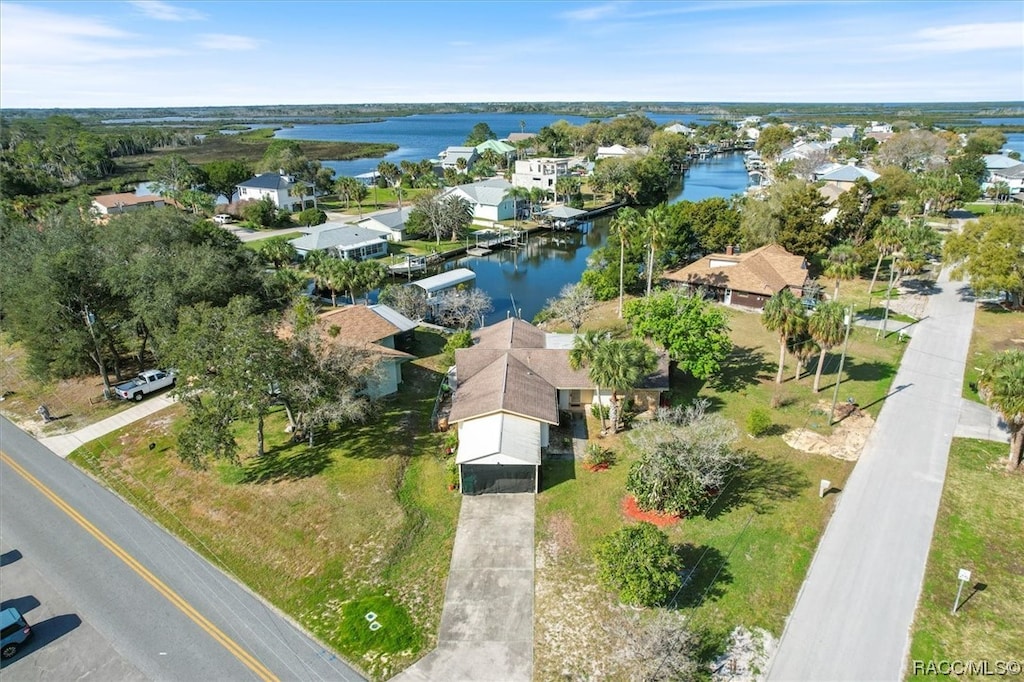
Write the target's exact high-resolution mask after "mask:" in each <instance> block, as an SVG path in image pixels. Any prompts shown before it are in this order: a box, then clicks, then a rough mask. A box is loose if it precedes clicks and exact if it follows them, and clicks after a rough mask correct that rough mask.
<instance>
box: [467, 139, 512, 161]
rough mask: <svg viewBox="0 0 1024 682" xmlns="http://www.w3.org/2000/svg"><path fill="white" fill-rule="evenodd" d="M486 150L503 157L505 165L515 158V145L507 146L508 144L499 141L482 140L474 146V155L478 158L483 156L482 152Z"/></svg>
mask: <svg viewBox="0 0 1024 682" xmlns="http://www.w3.org/2000/svg"><path fill="white" fill-rule="evenodd" d="M488 150H490V151H492V152H494V153H495V154H497V155H498V156H501V157H503V158H504V159H505V162H506V163H508V162H509V161H511V160H512V159H514V158H515V157H516V147H515V145H512V144H509V143H508V142H502V141H501V140H484V141H483V142H481V143H480V144H478V145H477V146H476V153H477V155H479V156H483V155H484V152H486V151H488Z"/></svg>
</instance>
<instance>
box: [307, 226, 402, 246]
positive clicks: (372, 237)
mask: <svg viewBox="0 0 1024 682" xmlns="http://www.w3.org/2000/svg"><path fill="white" fill-rule="evenodd" d="M382 241H384V238H383V237H381V236H380V232H374V231H373V230H367V229H365V228H359V227H335V228H331V229H329V230H317V231H315V232H312V233H310V234H307V235H304V236H302V237H296V238H295V239H289V240H288V243H289V244H291V245H292V246H294V247H295V248H296V249H298V250H300V251H316V250H319V249H333V248H337V247H342V248H349V249H351V248H355V247H357V246H364V245H369V244H375V243H377V242H382Z"/></svg>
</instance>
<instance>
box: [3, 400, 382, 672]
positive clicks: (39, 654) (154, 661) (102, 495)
mask: <svg viewBox="0 0 1024 682" xmlns="http://www.w3.org/2000/svg"><path fill="white" fill-rule="evenodd" d="M0 547H2V551H3V559H4V560H3V564H4V565H3V568H2V569H0V570H2V580H0V592H2V594H0V597H2V599H3V602H4V606H7V605H8V604H15V605H17V606H19V608H23V610H26V615H27V617H28V619H29V621H30V622H31V623H33V624H35V625H36V631H37V635H36V637H35V638H34V640H35V641H32V640H30V642H29V643H28V644H27V646H26V647H25V648H24V650H23V651H22V652H19V654H18V655H17V656H16V657H15V658H13V659H11V660H9V661H4V666H3V667H4V674H5V676H8V675H10V676H14V677H17V679H76V678H84V677H86V676H98V678H99V679H113V678H117V679H128V678H130V679H153V680H184V679H201V680H203V679H205V680H253V679H263V680H276V679H280V680H346V681H347V680H362V679H363V677H362V676H361V675H359V674H358V673H357V672H356V671H354V670H353V669H352V668H351V667H349V666H348V665H346V664H345V663H344V662H343V661H342V660H340V659H338V658H337V657H336V656H335V655H333V654H332V653H330V652H329V651H327V650H325V649H324V647H323V646H322V645H321V644H319V643H318V642H316V641H315V640H314V639H312V638H311V637H310V636H309V635H307V634H306V633H305V632H303V631H302V630H301V629H300V628H298V627H297V626H296V625H295V624H293V623H292V622H291V621H290V620H289V619H287V618H286V617H284V616H283V615H282V614H281V613H280V612H278V611H277V610H276V609H274V608H272V607H270V606H269V605H267V604H266V603H265V602H263V601H262V600H260V599H259V598H258V597H256V596H255V595H254V594H253V593H252V592H250V591H249V590H247V589H246V588H244V587H243V586H241V585H240V584H238V583H237V582H235V581H234V580H233V579H231V578H229V577H228V576H227V575H225V574H224V573H223V572H222V571H220V570H219V569H217V568H216V567H214V566H212V565H211V564H210V563H209V562H207V561H206V560H205V559H204V558H202V557H201V556H199V555H198V554H196V553H194V552H193V551H192V550H190V549H189V548H188V547H186V546H185V545H183V544H182V543H181V542H180V541H179V540H178V539H177V538H175V537H173V536H171V535H170V534H169V533H167V532H166V531H164V530H163V529H162V528H160V527H159V526H157V525H156V524H154V523H153V522H151V521H150V520H148V519H146V518H145V517H143V516H142V515H141V514H139V513H138V512H137V511H136V510H135V509H134V508H132V507H131V506H129V505H128V504H127V503H125V502H124V501H123V500H121V499H120V498H118V497H117V496H115V495H114V494H112V493H111V492H110V491H108V490H107V489H106V488H104V487H102V486H101V485H99V484H98V483H96V482H95V481H94V480H93V479H91V478H89V477H88V476H86V475H85V474H83V473H82V472H81V471H79V470H78V469H76V468H75V467H74V466H72V465H71V464H69V463H67V462H65V461H64V460H62V459H60V458H59V457H57V456H56V455H54V453H52V452H51V451H50V450H48V449H47V448H45V447H43V446H42V445H40V444H39V443H38V442H36V441H35V440H34V439H33V438H32V437H31V436H29V435H28V434H26V433H25V432H23V431H21V430H20V429H18V428H17V427H16V426H14V425H13V424H12V423H11V422H9V421H8V420H7V419H4V418H2V417H0ZM52 614H60V615H54V616H53V617H49V618H47V617H46V616H50V615H52ZM97 673H98V675H97Z"/></svg>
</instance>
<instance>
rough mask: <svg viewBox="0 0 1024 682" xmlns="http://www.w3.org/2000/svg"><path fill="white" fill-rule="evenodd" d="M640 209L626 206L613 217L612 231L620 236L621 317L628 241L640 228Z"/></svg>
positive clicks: (620, 317)
mask: <svg viewBox="0 0 1024 682" xmlns="http://www.w3.org/2000/svg"><path fill="white" fill-rule="evenodd" d="M641 217H642V216H641V215H640V213H639V211H637V210H636V209H635V208H630V207H628V206H627V207H625V208H622V209H620V210H619V212H618V213H617V214H616V215H615V217H614V218H612V222H611V228H612V233H614V234H615V235H617V236H618V238H619V319H620V320H621V319H622V298H623V294H624V285H623V271H624V270H625V268H626V242H627V241H629V239H630V237H631V235H632V234H634V233H635V232H636V231H637V229H638V224H639V221H640V219H641Z"/></svg>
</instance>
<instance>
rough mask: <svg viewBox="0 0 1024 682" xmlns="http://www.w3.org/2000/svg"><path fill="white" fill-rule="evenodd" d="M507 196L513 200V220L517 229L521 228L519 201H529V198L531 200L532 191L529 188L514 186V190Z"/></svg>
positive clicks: (510, 190)
mask: <svg viewBox="0 0 1024 682" xmlns="http://www.w3.org/2000/svg"><path fill="white" fill-rule="evenodd" d="M506 196H507V197H508V198H510V199H511V200H512V203H513V208H512V211H513V213H514V215H513V217H512V218H513V221H514V223H515V226H516V228H518V227H519V200H520V199H526V200H529V198H530V190H529V189H528V188H526V187H518V186H513V187H512V188H510V189H509V191H508V193H507V194H506Z"/></svg>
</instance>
